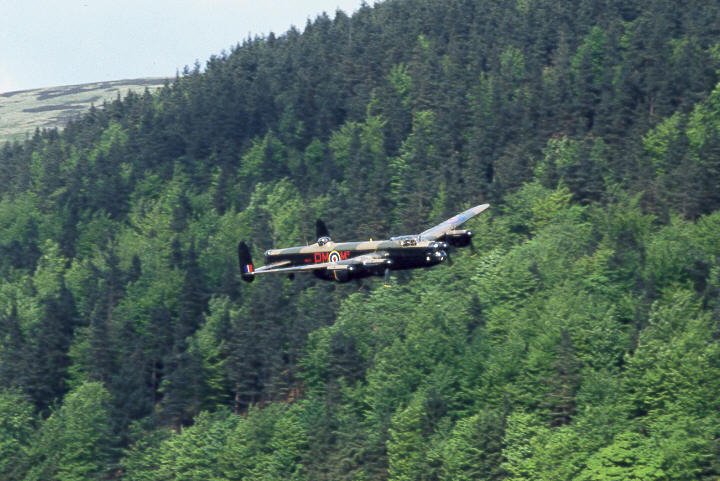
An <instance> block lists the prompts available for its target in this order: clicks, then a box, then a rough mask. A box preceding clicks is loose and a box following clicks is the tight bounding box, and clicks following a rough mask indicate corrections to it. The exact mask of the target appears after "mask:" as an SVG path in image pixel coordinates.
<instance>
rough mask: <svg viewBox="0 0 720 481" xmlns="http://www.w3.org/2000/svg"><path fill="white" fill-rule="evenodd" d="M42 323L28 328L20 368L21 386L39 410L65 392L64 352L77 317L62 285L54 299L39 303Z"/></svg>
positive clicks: (66, 359) (65, 355)
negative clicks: (21, 371) (22, 370)
mask: <svg viewBox="0 0 720 481" xmlns="http://www.w3.org/2000/svg"><path fill="white" fill-rule="evenodd" d="M41 305H42V312H43V319H42V322H39V323H36V324H34V325H32V327H31V329H30V332H29V333H28V339H29V341H28V348H26V349H25V350H24V355H25V358H24V359H23V364H25V365H26V366H27V371H26V372H25V373H24V375H23V379H22V381H21V382H22V385H23V387H24V389H25V391H26V392H27V393H28V394H29V395H30V396H31V397H32V399H33V401H34V402H35V405H36V406H37V407H38V409H40V410H45V409H47V408H48V407H49V406H50V405H51V404H52V403H53V402H54V401H55V400H56V399H58V398H60V397H61V396H62V395H63V394H65V392H66V390H67V386H66V382H65V381H66V378H67V367H68V364H69V359H68V348H69V346H70V340H71V337H72V332H73V328H74V327H75V325H76V324H77V319H78V315H77V312H76V309H75V301H74V299H73V296H72V294H71V292H70V290H69V289H68V288H67V287H66V286H65V283H64V282H63V283H62V285H61V287H60V291H59V293H58V295H57V296H52V297H50V298H49V299H45V300H43V301H42V303H41Z"/></svg>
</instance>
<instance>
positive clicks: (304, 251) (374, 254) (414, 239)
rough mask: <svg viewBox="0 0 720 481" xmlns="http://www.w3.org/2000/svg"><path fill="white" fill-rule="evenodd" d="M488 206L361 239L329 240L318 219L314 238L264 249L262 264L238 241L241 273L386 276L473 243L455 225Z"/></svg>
mask: <svg viewBox="0 0 720 481" xmlns="http://www.w3.org/2000/svg"><path fill="white" fill-rule="evenodd" d="M488 207H490V204H482V205H478V206H475V207H473V208H471V209H468V210H466V211H465V212H462V213H460V214H457V215H456V216H454V217H451V218H450V219H448V220H446V221H445V222H443V223H441V224H438V225H436V226H435V227H431V228H430V229H428V230H426V231H424V232H421V233H420V234H415V235H403V236H398V237H391V238H390V239H388V240H378V241H373V240H369V241H366V242H334V241H333V240H332V239H330V236H329V234H328V230H327V228H326V227H325V224H324V223H323V222H322V221H320V220H318V221H317V225H316V227H317V236H318V240H317V242H316V243H315V244H311V245H307V246H300V247H288V248H286V249H270V250H268V251H265V262H266V265H264V266H263V267H258V268H257V269H255V268H254V266H253V262H252V259H251V257H250V249H249V248H248V246H247V244H245V242H240V244H239V245H238V257H239V261H240V271H241V276H242V279H243V280H244V281H246V282H252V281H253V280H255V276H258V275H260V274H274V273H280V274H288V275H290V276H291V277H292V276H293V275H294V274H295V273H296V272H308V271H312V272H313V274H315V275H316V276H317V277H319V278H320V279H324V280H328V281H337V282H347V281H349V280H351V279H361V278H363V277H370V276H382V275H384V276H385V279H386V281H387V278H388V276H389V275H390V271H391V270H400V269H414V268H418V267H431V266H434V265H437V264H440V263H441V262H443V261H445V260H447V259H448V253H447V250H448V247H450V246H452V247H467V246H472V235H473V234H472V232H471V231H469V230H465V229H458V227H460V226H461V225H462V224H464V223H465V222H467V221H468V220H469V219H472V218H473V217H475V216H476V215H478V214H479V213H481V212H482V211H484V210H485V209H487V208H488Z"/></svg>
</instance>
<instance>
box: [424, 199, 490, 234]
mask: <svg viewBox="0 0 720 481" xmlns="http://www.w3.org/2000/svg"><path fill="white" fill-rule="evenodd" d="M488 207H490V204H482V205H476V206H475V207H472V208H470V209H468V210H466V211H465V212H461V213H459V214H457V215H455V216H453V217H450V218H449V219H448V220H446V221H445V222H441V223H440V224H438V225H436V226H435V227H431V228H429V229H428V230H426V231H424V232H422V233H420V235H419V236H418V237H419V238H420V240H427V241H432V240H435V239H439V238H440V237H442V236H443V235H445V234H446V233H447V232H449V231H451V230H454V229H457V228H458V227H459V226H461V225H462V224H464V223H465V222H467V221H469V220H470V219H472V218H473V217H475V216H476V215H478V214H479V213H481V212H482V211H484V210H485V209H487V208H488Z"/></svg>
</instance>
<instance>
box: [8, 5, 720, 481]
mask: <svg viewBox="0 0 720 481" xmlns="http://www.w3.org/2000/svg"><path fill="white" fill-rule="evenodd" d="M719 73H720V3H717V2H707V1H692V0H688V1H681V2H678V1H671V0H649V1H639V0H622V1H620V0H581V1H577V2H574V1H558V0H515V1H502V2H498V1H494V0H386V1H384V2H382V3H378V4H376V5H375V6H372V7H371V6H368V5H364V6H363V7H362V8H360V10H359V11H357V12H356V13H355V14H353V15H352V16H348V15H346V14H344V13H342V12H336V13H335V14H334V16H328V15H322V16H319V17H317V18H316V19H314V20H312V21H309V22H308V23H307V24H306V25H305V27H304V28H303V29H302V30H299V29H295V28H293V29H290V30H289V31H287V32H286V33H284V34H282V35H275V34H269V35H267V36H265V37H261V38H252V39H247V40H245V41H243V42H242V43H241V44H238V45H237V46H236V47H234V48H232V49H231V50H230V51H229V52H224V53H221V54H218V55H217V56H216V57H213V58H211V59H210V60H209V61H208V62H207V64H206V65H204V66H201V65H199V64H196V65H195V66H194V67H190V68H186V69H185V71H184V72H182V74H180V75H178V76H177V78H176V79H175V80H174V81H173V82H169V83H168V84H167V85H166V86H165V87H164V88H163V89H161V90H160V91H158V92H156V93H153V94H150V93H145V94H144V95H142V94H129V95H127V96H126V97H125V98H122V99H118V100H117V101H114V102H111V103H107V104H105V105H103V106H98V108H94V109H92V110H91V112H89V113H88V114H86V115H84V116H82V117H81V118H78V119H77V120H76V121H74V122H72V123H71V124H70V125H68V126H67V127H66V128H65V129H64V130H62V131H56V130H47V131H38V132H36V133H35V134H34V135H33V136H32V137H30V138H28V139H27V140H26V141H24V142H15V143H7V144H5V145H3V146H0V253H1V255H0V279H1V282H0V479H2V480H6V481H15V480H17V481H21V480H23V481H41V480H42V481H47V480H58V481H79V480H88V479H96V480H102V479H104V480H108V479H118V480H119V479H122V480H127V481H161V480H162V481H171V480H178V481H179V480H203V481H206V480H212V481H221V480H268V481H269V480H297V481H300V480H306V481H342V480H347V481H371V480H373V481H375V480H391V481H410V480H426V481H430V480H437V481H451V480H452V481H465V480H468V481H469V480H516V481H519V480H548V481H551V480H552V481H561V480H582V481H601V480H643V481H646V480H716V479H718V476H720V84H719V83H718V81H719V80H720V76H719ZM483 202H489V203H491V204H492V207H491V209H490V210H489V211H488V212H486V213H485V214H483V215H482V216H480V217H478V218H477V219H475V220H473V221H471V222H470V223H469V224H468V225H469V226H470V227H471V228H472V229H473V231H474V232H475V233H476V235H475V245H476V247H477V252H475V253H470V252H458V253H456V254H455V255H454V256H453V259H454V262H453V263H452V265H446V264H443V265H441V266H438V267H435V268H433V269H429V270H421V271H417V272H413V273H405V274H403V275H398V276H395V277H394V278H393V279H392V281H391V285H390V287H388V288H383V287H382V282H381V281H379V280H377V279H370V280H366V281H364V282H363V283H362V284H358V283H355V282H351V283H348V284H337V283H330V282H323V281H320V280H318V279H315V278H314V277H313V276H298V277H297V278H296V279H295V280H289V279H287V278H285V277H279V276H278V277H274V276H267V277H263V278H261V279H258V280H257V281H256V282H254V283H253V284H249V285H245V284H244V285H240V282H239V275H238V274H239V273H238V271H237V260H236V259H235V253H236V245H237V242H238V241H239V240H240V239H246V240H249V241H250V242H251V243H252V246H253V249H254V251H255V255H256V257H258V258H261V253H262V251H263V250H264V249H266V248H269V247H272V246H289V245H293V244H305V243H306V242H314V240H315V239H314V222H315V219H316V218H323V219H325V221H326V222H327V224H328V225H329V227H330V230H331V232H332V234H333V236H334V238H336V239H344V240H362V239H366V238H369V237H375V238H381V237H383V236H386V235H391V234H395V235H397V234H409V233H414V232H419V231H421V230H423V229H424V228H427V227H429V226H431V225H434V224H436V223H438V222H439V221H441V220H443V219H445V218H447V217H449V216H450V215H452V214H454V213H456V212H458V211H460V210H462V209H464V208H466V207H469V206H471V205H476V204H480V203H483Z"/></svg>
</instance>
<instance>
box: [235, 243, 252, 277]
mask: <svg viewBox="0 0 720 481" xmlns="http://www.w3.org/2000/svg"><path fill="white" fill-rule="evenodd" d="M238 262H239V263H240V276H241V277H242V280H244V281H245V282H252V281H254V280H255V274H253V272H255V267H254V266H253V261H252V257H251V256H250V248H249V247H248V245H247V244H246V243H245V242H240V243H239V244H238Z"/></svg>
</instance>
